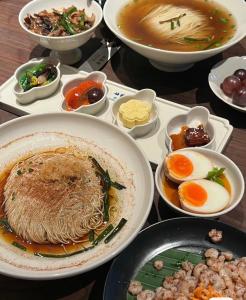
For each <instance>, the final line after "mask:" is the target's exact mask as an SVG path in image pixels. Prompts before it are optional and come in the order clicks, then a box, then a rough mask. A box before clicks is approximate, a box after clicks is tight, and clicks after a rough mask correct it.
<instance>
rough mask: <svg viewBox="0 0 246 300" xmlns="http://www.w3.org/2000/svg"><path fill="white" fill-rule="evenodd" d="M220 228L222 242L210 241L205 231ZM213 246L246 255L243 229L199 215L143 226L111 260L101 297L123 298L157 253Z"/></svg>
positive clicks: (110, 298)
mask: <svg viewBox="0 0 246 300" xmlns="http://www.w3.org/2000/svg"><path fill="white" fill-rule="evenodd" d="M213 228H216V229H217V230H222V231H223V240H222V242H221V243H219V244H216V246H215V245H214V244H212V243H211V242H210V240H209V239H208V231H209V230H211V229H213ZM210 247H215V248H217V249H220V250H229V251H231V252H232V253H233V254H234V256H236V257H237V256H238V257H240V256H246V233H245V232H242V231H240V230H237V229H235V228H233V227H231V226H229V225H226V224H224V223H221V222H218V221H215V220H208V219H199V218H176V219H170V220H167V221H163V222H160V223H157V224H154V225H152V226H150V227H148V228H146V229H145V230H143V231H142V232H141V233H140V234H139V235H138V236H137V238H136V239H135V240H134V241H133V242H132V243H131V244H130V246H129V247H128V248H126V249H125V250H124V251H123V252H122V253H121V254H120V256H119V257H118V258H117V259H115V261H114V262H113V264H112V266H111V268H110V271H109V273H108V276H107V280H106V283H105V287H104V300H126V299H127V289H128V285H129V282H130V280H131V279H133V278H134V277H135V276H136V274H137V273H138V271H139V270H140V268H141V267H143V265H144V264H145V263H146V262H147V261H149V260H150V259H152V258H153V257H154V256H156V255H157V254H158V253H160V252H163V251H165V250H167V249H172V248H185V249H187V250H188V251H191V252H197V251H203V250H204V249H207V248H210Z"/></svg>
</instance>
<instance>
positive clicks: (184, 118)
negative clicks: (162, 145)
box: [165, 106, 215, 152]
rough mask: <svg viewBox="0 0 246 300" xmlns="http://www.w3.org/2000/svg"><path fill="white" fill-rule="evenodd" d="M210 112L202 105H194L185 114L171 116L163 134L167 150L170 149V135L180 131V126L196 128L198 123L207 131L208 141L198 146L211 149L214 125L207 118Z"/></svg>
mask: <svg viewBox="0 0 246 300" xmlns="http://www.w3.org/2000/svg"><path fill="white" fill-rule="evenodd" d="M209 118H210V114H209V111H208V110H207V109H206V108H205V107H203V106H195V107H194V108H192V109H191V110H190V111H188V112H187V113H186V114H182V115H177V116H176V117H174V118H172V119H171V120H170V121H169V122H168V123H167V126H166V130H165V134H166V143H167V146H168V149H169V151H170V152H171V151H173V150H172V139H171V137H170V135H172V134H178V133H179V132H180V131H181V128H182V126H188V127H194V128H196V127H197V126H199V125H201V124H202V125H203V126H204V128H205V131H207V133H208V135H209V137H210V142H209V143H208V144H206V145H204V146H200V147H199V148H210V149H212V148H213V146H214V139H215V134H214V131H215V130H214V126H213V124H212V123H211V122H210V120H209Z"/></svg>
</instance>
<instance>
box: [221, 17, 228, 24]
mask: <svg viewBox="0 0 246 300" xmlns="http://www.w3.org/2000/svg"><path fill="white" fill-rule="evenodd" d="M219 20H220V22H221V23H224V24H227V23H228V21H229V20H228V19H226V18H219Z"/></svg>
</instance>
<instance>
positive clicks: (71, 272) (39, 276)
mask: <svg viewBox="0 0 246 300" xmlns="http://www.w3.org/2000/svg"><path fill="white" fill-rule="evenodd" d="M43 115H48V116H49V117H50V119H52V116H56V115H59V116H62V115H63V116H65V117H69V116H70V117H72V116H75V117H79V118H88V119H96V121H98V122H99V123H103V124H107V125H109V126H111V127H112V128H114V130H117V131H119V132H120V134H122V135H124V136H125V137H127V138H128V139H129V142H130V143H131V144H134V146H135V147H136V149H137V151H138V152H139V153H140V154H141V155H142V158H143V160H144V161H145V162H146V167H147V168H148V170H149V174H150V175H151V176H150V184H149V194H150V199H151V200H150V201H149V203H148V206H147V208H146V211H145V214H144V215H143V216H142V220H141V222H140V223H139V224H138V226H137V227H135V230H134V232H133V234H132V236H129V237H128V239H127V240H126V241H125V243H123V244H121V246H120V247H118V248H117V249H115V250H114V251H112V252H111V253H110V255H108V256H107V257H106V258H105V259H104V260H103V261H100V262H96V263H95V264H94V265H93V266H88V267H86V268H84V270H83V271H81V268H79V267H78V268H75V269H74V268H71V267H70V268H69V267H68V268H67V269H63V270H62V272H61V273H60V272H59V271H52V273H51V274H43V273H42V272H40V271H36V272H31V273H28V271H27V272H26V273H24V274H23V273H21V274H19V273H17V272H16V271H17V270H18V268H14V269H11V268H10V270H8V271H6V270H5V271H4V272H3V271H2V270H1V269H0V274H3V275H9V276H11V277H13V278H21V279H31V280H54V279H59V278H67V277H72V276H75V275H78V274H82V273H86V272H88V271H91V270H94V269H96V268H97V267H99V266H101V265H104V264H105V263H107V262H108V261H110V260H111V259H113V258H114V257H115V256H116V255H118V254H119V253H121V252H122V251H123V250H124V249H125V248H126V247H127V246H128V245H129V244H130V243H131V242H132V241H133V240H134V239H135V237H136V236H137V235H138V233H139V232H140V230H141V229H142V228H143V226H144V224H145V222H146V220H147V218H148V216H149V213H150V209H151V207H152V204H153V197H154V180H153V175H152V174H153V172H152V169H151V165H150V163H149V161H148V159H147V157H146V155H145V154H144V152H143V151H142V150H141V149H140V147H139V146H138V145H137V144H136V142H135V140H134V139H133V138H132V137H131V136H130V135H129V134H127V133H125V132H123V131H122V130H120V129H119V128H117V127H116V126H114V125H112V124H110V123H108V122H106V121H104V120H101V119H99V118H97V117H95V116H92V115H87V114H81V113H76V112H71V113H70V114H68V113H67V112H56V113H54V112H50V113H41V114H35V115H27V116H23V117H19V118H16V119H13V120H10V121H8V122H5V123H3V124H1V125H0V128H5V127H8V126H9V125H11V124H15V123H17V124H18V122H20V119H21V120H23V119H25V120H26V119H32V118H38V117H41V116H43ZM8 265H10V266H12V265H11V264H8Z"/></svg>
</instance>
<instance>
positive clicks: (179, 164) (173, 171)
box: [165, 150, 213, 183]
mask: <svg viewBox="0 0 246 300" xmlns="http://www.w3.org/2000/svg"><path fill="white" fill-rule="evenodd" d="M212 168H213V165H212V163H211V161H210V160H209V159H208V158H207V157H206V156H204V155H203V154H200V153H198V152H195V151H192V150H182V151H179V150H178V151H174V152H172V153H170V154H169V155H168V156H167V157H166V159H165V173H166V176H167V177H168V178H169V179H170V180H172V181H174V182H177V183H180V182H183V181H188V180H193V179H202V178H206V177H207V175H208V172H209V171H211V170H212Z"/></svg>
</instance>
